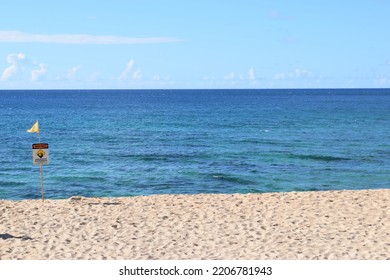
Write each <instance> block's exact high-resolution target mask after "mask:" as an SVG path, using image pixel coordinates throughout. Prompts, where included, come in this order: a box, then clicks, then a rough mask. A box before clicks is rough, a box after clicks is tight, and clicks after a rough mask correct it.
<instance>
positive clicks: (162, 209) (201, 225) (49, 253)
mask: <svg viewBox="0 0 390 280" xmlns="http://www.w3.org/2000/svg"><path fill="white" fill-rule="evenodd" d="M389 205H390V190H361V191H326V192H291V193H285V194H282V193H267V194H247V195H242V194H234V195H223V194H200V195H156V196H145V197H128V198H84V197H72V198H70V199H65V200H46V201H45V202H44V203H42V201H41V200H23V201H9V200H0V220H1V223H0V259H2V260H9V259H37V260H45V259H56V260H57V259H60V260H61V259H71V260H74V259H117V260H122V259H154V260H156V259H181V260H185V259H210V260H219V259H271V260H277V259H287V260H296V259H305V260H307V259H353V260H356V259H358V260H361V259H367V260H368V259H382V260H383V259H390V206H389Z"/></svg>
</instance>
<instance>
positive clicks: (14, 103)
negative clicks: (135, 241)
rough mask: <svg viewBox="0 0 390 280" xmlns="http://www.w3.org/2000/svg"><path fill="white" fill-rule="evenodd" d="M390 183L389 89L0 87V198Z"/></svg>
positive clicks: (255, 190)
mask: <svg viewBox="0 0 390 280" xmlns="http://www.w3.org/2000/svg"><path fill="white" fill-rule="evenodd" d="M36 120H39V123H40V129H41V142H44V143H48V144H49V151H50V158H49V160H50V164H49V165H45V166H43V175H44V183H45V197H46V198H52V199H63V198H69V197H71V196H86V197H107V196H110V197H117V196H138V195H153V194H198V193H263V192H290V191H325V190H343V189H348V190H355V189H380V188H389V187H390V89H294V90H288V89H283V90H279V89H273V90H265V89H264V90H27V91H24V90H18V91H8V90H2V91H0V123H1V133H0V143H1V151H2V153H1V158H0V199H12V200H19V199H39V198H40V197H41V186H40V178H39V166H36V165H33V163H32V149H31V147H32V144H33V143H38V137H37V134H36V133H27V132H26V130H27V129H30V128H31V126H32V125H33V124H34V123H35V121H36Z"/></svg>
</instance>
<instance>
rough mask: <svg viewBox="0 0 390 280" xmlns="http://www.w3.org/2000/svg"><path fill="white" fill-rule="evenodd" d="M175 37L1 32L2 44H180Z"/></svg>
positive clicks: (0, 39)
mask: <svg viewBox="0 0 390 280" xmlns="http://www.w3.org/2000/svg"><path fill="white" fill-rule="evenodd" d="M180 41H181V40H180V39H178V38H173V37H144V38H137V37H122V36H97V35H89V34H51V35H50V34H32V33H25V32H21V31H9V30H0V42H2V43H46V44H79V45H87V44H95V45H132V44H156V43H171V42H180Z"/></svg>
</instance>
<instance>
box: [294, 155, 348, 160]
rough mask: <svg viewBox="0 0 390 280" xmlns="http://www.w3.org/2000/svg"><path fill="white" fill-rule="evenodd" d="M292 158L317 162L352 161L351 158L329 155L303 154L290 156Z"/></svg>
mask: <svg viewBox="0 0 390 280" xmlns="http://www.w3.org/2000/svg"><path fill="white" fill-rule="evenodd" d="M288 157H290V158H298V159H303V160H317V161H327V162H329V161H345V160H350V159H349V158H344V157H335V156H327V155H302V154H289V155H288Z"/></svg>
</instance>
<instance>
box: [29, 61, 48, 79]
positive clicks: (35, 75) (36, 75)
mask: <svg viewBox="0 0 390 280" xmlns="http://www.w3.org/2000/svg"><path fill="white" fill-rule="evenodd" d="M46 72H47V65H46V64H43V63H41V64H39V69H35V70H32V71H31V81H38V80H40V79H41V78H42V77H43V76H44V75H45V74H46Z"/></svg>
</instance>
